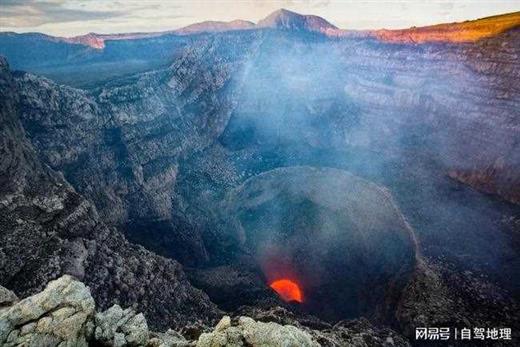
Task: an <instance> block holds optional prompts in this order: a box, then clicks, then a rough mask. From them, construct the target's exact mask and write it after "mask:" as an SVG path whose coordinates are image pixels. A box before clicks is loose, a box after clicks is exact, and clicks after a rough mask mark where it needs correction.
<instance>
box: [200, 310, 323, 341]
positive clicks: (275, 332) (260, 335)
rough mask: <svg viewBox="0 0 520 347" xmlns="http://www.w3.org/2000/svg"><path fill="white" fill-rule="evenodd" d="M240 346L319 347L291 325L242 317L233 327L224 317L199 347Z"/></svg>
mask: <svg viewBox="0 0 520 347" xmlns="http://www.w3.org/2000/svg"><path fill="white" fill-rule="evenodd" d="M224 346H230V347H240V346H272V347H282V346H290V347H296V346H305V347H312V346H319V344H317V343H316V342H315V341H313V340H312V337H311V336H310V335H309V334H308V333H306V332H303V331H301V330H299V329H298V328H296V327H294V326H291V325H279V324H276V323H272V322H271V323H262V322H255V321H254V320H253V319H252V318H249V317H240V318H239V319H238V325H236V326H232V325H231V319H230V317H229V316H224V318H222V320H221V321H220V322H219V323H218V324H217V326H216V327H215V330H214V331H213V332H212V333H207V334H202V335H201V336H200V338H199V340H198V341H197V347H224Z"/></svg>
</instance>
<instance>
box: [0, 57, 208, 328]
mask: <svg viewBox="0 0 520 347" xmlns="http://www.w3.org/2000/svg"><path fill="white" fill-rule="evenodd" d="M1 89H2V99H1V103H2V107H1V109H2V111H1V112H2V113H1V116H2V129H1V131H2V147H1V151H2V158H3V160H2V166H1V170H2V171H1V175H0V176H1V180H2V190H1V199H0V202H1V204H0V219H1V221H2V225H3V228H2V233H1V235H0V245H1V246H0V262H1V266H0V268H1V270H0V273H1V276H0V277H1V278H2V280H1V283H2V285H4V286H7V287H9V288H12V289H13V290H15V291H16V293H17V294H18V295H20V296H26V295H28V294H32V293H35V292H36V291H38V290H41V289H42V288H43V286H44V285H45V284H46V283H47V282H48V281H49V280H52V279H54V278H57V277H58V276H60V275H62V274H64V273H67V274H72V275H74V276H76V277H78V278H81V279H82V280H83V281H85V282H86V283H87V284H88V285H89V286H90V288H91V290H92V292H93V295H94V297H95V298H96V300H97V302H98V304H99V305H100V306H101V307H108V306H110V305H112V304H114V303H120V304H123V305H125V306H134V307H136V308H137V307H139V309H140V310H143V311H144V312H146V313H147V315H148V316H149V319H150V320H151V322H152V323H153V324H154V325H157V326H161V325H163V326H164V325H165V324H166V325H168V326H175V325H180V324H185V323H186V322H187V321H188V320H192V319H198V318H200V317H203V316H205V317H208V318H210V317H211V316H212V314H214V313H216V312H217V310H216V308H215V306H214V305H213V304H212V303H211V302H209V300H208V299H207V297H206V296H205V295H204V294H203V293H202V292H200V291H198V290H196V289H194V288H193V287H191V285H190V284H189V283H188V281H187V279H186V277H185V275H184V273H183V270H182V268H181V266H180V265H179V264H178V263H177V262H176V261H173V260H168V259H165V258H162V257H159V256H156V255H155V254H153V253H150V252H148V251H146V250H145V249H143V248H142V247H139V246H135V245H132V244H130V243H128V241H126V239H125V238H124V236H123V235H121V234H120V232H118V231H116V230H115V229H113V228H110V227H107V226H106V225H105V224H104V223H103V221H102V220H101V219H100V218H99V216H98V213H97V211H96V208H95V207H94V206H93V205H92V204H91V203H90V202H88V201H87V200H86V199H84V198H83V197H82V196H81V195H80V194H78V193H77V192H76V191H75V190H74V189H73V188H72V187H71V186H70V185H69V183H68V182H67V181H66V180H65V179H64V178H63V176H62V175H61V174H58V173H56V172H55V171H53V170H52V169H51V168H49V167H48V166H47V165H46V164H43V163H42V162H41V161H40V160H39V159H38V156H37V154H36V152H35V150H34V149H33V146H32V145H31V144H30V142H29V141H28V139H27V138H26V132H25V130H24V129H23V127H22V125H21V122H20V113H21V110H20V108H19V104H18V102H19V98H20V94H19V93H18V88H17V86H16V84H15V80H14V79H13V76H12V75H11V72H10V71H9V69H8V67H7V64H6V63H5V61H2V71H1ZM49 100H52V99H50V98H49ZM77 100H78V99H76V101H77ZM79 100H80V101H81V99H79ZM50 104H51V105H52V101H51V103H50ZM49 114H52V113H51V112H49ZM83 115H84V116H85V117H87V118H88V114H83ZM72 147H73V146H71V148H72ZM197 312H198V313H197ZM202 312H204V315H202V314H201V313H202ZM195 316H197V318H195ZM190 317H191V318H192V319H190Z"/></svg>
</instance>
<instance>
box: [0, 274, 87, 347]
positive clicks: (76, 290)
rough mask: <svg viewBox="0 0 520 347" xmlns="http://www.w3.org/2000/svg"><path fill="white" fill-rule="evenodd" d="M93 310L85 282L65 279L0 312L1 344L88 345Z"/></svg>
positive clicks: (62, 278) (63, 277)
mask: <svg viewBox="0 0 520 347" xmlns="http://www.w3.org/2000/svg"><path fill="white" fill-rule="evenodd" d="M94 307H95V304H94V299H93V298H92V296H91V295H90V291H89V289H88V288H87V287H86V286H85V285H84V284H83V283H81V282H79V281H77V280H75V279H73V278H72V277H71V276H67V275H66V276H62V277H60V278H59V279H57V280H55V281H52V282H50V283H49V284H48V285H47V287H46V288H45V290H44V291H43V292H41V293H38V294H36V295H33V296H31V297H28V298H26V299H24V300H22V301H20V302H18V303H15V304H14V305H12V306H10V307H9V308H6V309H3V310H1V311H0V345H2V346H6V347H8V346H35V347H36V346H38V347H41V346H87V339H86V336H87V335H88V333H87V330H88V324H87V323H88V322H89V320H90V319H91V318H92V316H93V315H94Z"/></svg>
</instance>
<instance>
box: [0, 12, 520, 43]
mask: <svg viewBox="0 0 520 347" xmlns="http://www.w3.org/2000/svg"><path fill="white" fill-rule="evenodd" d="M517 27H520V11H517V12H511V13H504V14H499V15H493V16H488V17H483V18H478V19H473V20H466V21H463V22H451V23H440V24H434V25H428V26H421V27H410V28H404V29H384V28H383V29H373V30H372V29H369V30H352V29H342V28H338V27H337V26H335V25H333V24H331V23H330V22H329V21H327V20H326V19H324V18H323V17H320V16H316V15H303V14H299V13H296V12H293V11H290V10H287V9H283V8H281V9H279V10H276V11H274V12H272V13H271V14H269V15H268V16H266V17H265V18H263V19H261V20H259V21H258V22H257V23H256V24H255V23H253V22H251V21H247V20H242V19H235V20H232V21H227V22H226V21H214V20H207V21H203V22H197V23H193V24H190V25H187V26H184V27H181V28H178V29H173V30H166V31H159V32H134V33H117V34H98V33H94V32H90V33H87V34H84V35H77V36H72V37H59V36H52V35H47V34H44V33H15V32H0V35H2V34H10V35H12V34H15V35H29V34H40V35H42V36H43V38H45V39H47V40H52V41H58V42H60V41H61V42H66V43H70V44H80V45H84V46H88V47H91V48H94V49H98V50H102V49H104V48H105V42H106V41H118V40H138V39H145V38H153V37H161V36H165V35H194V34H201V33H217V32H224V31H241V30H254V29H276V30H288V31H307V32H314V33H319V34H323V35H325V36H328V37H336V38H342V37H344V38H372V39H376V40H379V41H383V42H390V43H427V42H455V43H462V42H475V41H478V40H480V39H482V38H486V37H492V36H496V35H497V34H500V33H502V32H505V31H508V30H511V29H514V28H517Z"/></svg>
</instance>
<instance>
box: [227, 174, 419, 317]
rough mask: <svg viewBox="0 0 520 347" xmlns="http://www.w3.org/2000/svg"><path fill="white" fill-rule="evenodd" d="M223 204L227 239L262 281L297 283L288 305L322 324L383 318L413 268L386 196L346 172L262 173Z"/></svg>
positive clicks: (402, 225) (401, 224) (407, 236)
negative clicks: (231, 235)
mask: <svg viewBox="0 0 520 347" xmlns="http://www.w3.org/2000/svg"><path fill="white" fill-rule="evenodd" d="M226 205H227V206H226V208H225V209H223V211H224V213H225V215H226V216H229V217H231V218H232V219H233V220H234V222H232V224H233V225H234V226H235V229H234V230H232V231H231V232H235V233H236V234H235V237H236V238H237V239H238V240H239V242H240V245H241V247H244V248H245V249H247V250H248V252H251V253H253V256H254V257H255V259H256V260H257V262H258V263H259V264H260V267H261V269H262V271H263V273H264V275H265V277H266V279H267V280H268V282H269V283H272V282H274V281H277V280H280V279H289V280H293V281H294V282H295V283H298V284H299V285H300V287H301V291H302V292H303V296H302V294H301V293H298V295H297V297H295V298H293V299H294V301H297V302H300V303H301V305H302V306H304V307H306V308H308V309H309V310H310V311H311V312H313V313H316V314H318V315H320V316H322V317H325V318H328V319H338V318H341V317H343V318H345V317H359V316H362V315H364V316H372V317H374V316H376V315H378V314H379V315H385V314H388V310H392V309H393V308H394V306H395V304H396V302H397V300H398V298H399V296H400V291H401V290H402V289H403V288H404V286H405V285H406V284H407V283H408V280H409V278H410V275H411V274H412V273H413V271H414V269H415V264H416V263H415V262H416V254H415V248H416V245H415V240H414V235H413V232H412V230H411V229H410V228H409V226H408V225H407V224H406V222H405V220H404V218H403V216H402V215H401V213H400V212H399V210H398V208H397V207H396V205H395V204H394V201H393V199H392V197H391V196H390V194H389V192H388V191H386V190H385V189H382V188H380V187H378V186H376V185H374V184H372V183H369V182H367V181H365V180H362V179H360V178H358V177H355V176H353V175H351V174H349V173H347V172H345V171H341V170H336V169H323V168H322V169H317V168H311V167H291V168H282V169H276V170H273V171H268V172H266V173H263V174H261V175H258V176H255V177H253V178H251V179H249V180H247V181H246V182H244V184H243V185H241V186H239V187H238V188H237V189H236V190H234V191H233V192H232V193H231V194H230V195H229V197H228V198H227V204H226ZM280 289H282V294H281V296H282V298H283V299H284V300H286V301H291V298H290V297H289V296H287V295H286V296H284V295H285V294H289V293H288V292H287V291H286V292H284V291H283V288H281V287H280ZM298 289H299V288H298ZM275 290H276V288H275Z"/></svg>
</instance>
